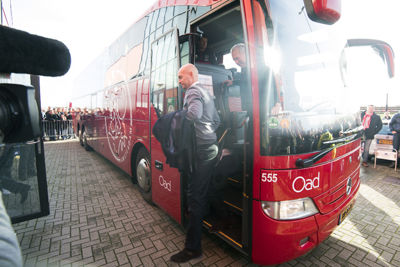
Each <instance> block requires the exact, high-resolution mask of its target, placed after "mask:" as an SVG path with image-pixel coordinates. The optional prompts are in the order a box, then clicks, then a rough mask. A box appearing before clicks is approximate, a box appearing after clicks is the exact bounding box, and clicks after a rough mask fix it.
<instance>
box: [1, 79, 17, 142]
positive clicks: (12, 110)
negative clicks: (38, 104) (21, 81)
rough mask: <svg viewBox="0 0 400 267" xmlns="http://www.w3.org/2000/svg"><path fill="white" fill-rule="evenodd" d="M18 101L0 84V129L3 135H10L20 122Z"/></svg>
mask: <svg viewBox="0 0 400 267" xmlns="http://www.w3.org/2000/svg"><path fill="white" fill-rule="evenodd" d="M18 115H19V112H18V103H17V102H16V101H15V99H14V98H13V97H12V96H11V95H10V94H9V93H8V92H7V90H6V89H5V88H2V86H0V130H1V132H2V134H3V135H5V136H6V135H8V134H9V133H11V132H12V130H13V129H14V128H15V127H16V126H17V125H18V124H19V122H18V117H19V116H18Z"/></svg>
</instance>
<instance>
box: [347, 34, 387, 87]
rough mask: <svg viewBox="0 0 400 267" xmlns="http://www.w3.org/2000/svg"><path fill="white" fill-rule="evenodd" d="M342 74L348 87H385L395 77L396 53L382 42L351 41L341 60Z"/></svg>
mask: <svg viewBox="0 0 400 267" xmlns="http://www.w3.org/2000/svg"><path fill="white" fill-rule="evenodd" d="M340 66H341V74H342V78H343V81H344V83H345V85H346V86H354V85H357V86H365V87H367V86H372V85H375V86H376V87H377V88H379V87H382V86H383V87H384V83H385V82H387V81H388V78H393V77H394V52H393V49H392V47H391V46H390V45H389V44H388V43H386V42H384V41H380V40H374V39H350V40H347V45H346V47H344V49H343V51H342V55H341V58H340Z"/></svg>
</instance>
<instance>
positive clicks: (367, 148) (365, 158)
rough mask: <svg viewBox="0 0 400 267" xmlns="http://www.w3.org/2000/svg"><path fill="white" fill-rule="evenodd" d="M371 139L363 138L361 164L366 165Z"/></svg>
mask: <svg viewBox="0 0 400 267" xmlns="http://www.w3.org/2000/svg"><path fill="white" fill-rule="evenodd" d="M371 143H372V139H367V140H365V143H364V153H363V163H362V164H363V166H364V167H368V163H367V162H368V157H369V147H370V146H371Z"/></svg>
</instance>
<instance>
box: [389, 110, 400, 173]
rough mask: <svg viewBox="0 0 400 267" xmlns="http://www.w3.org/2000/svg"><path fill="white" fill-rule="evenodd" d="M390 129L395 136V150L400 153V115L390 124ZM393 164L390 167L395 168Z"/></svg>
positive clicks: (396, 115) (394, 117) (395, 116)
mask: <svg viewBox="0 0 400 267" xmlns="http://www.w3.org/2000/svg"><path fill="white" fill-rule="evenodd" d="M389 129H390V131H391V132H392V134H393V149H396V151H399V148H400V113H396V114H395V115H394V116H393V118H392V119H391V120H390V122H389ZM394 165H395V163H394V162H393V163H392V165H391V166H390V167H392V168H393V167H394Z"/></svg>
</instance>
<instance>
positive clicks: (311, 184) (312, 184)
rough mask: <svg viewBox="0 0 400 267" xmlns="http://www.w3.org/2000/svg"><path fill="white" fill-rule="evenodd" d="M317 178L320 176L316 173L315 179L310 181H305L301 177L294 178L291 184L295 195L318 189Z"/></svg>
mask: <svg viewBox="0 0 400 267" xmlns="http://www.w3.org/2000/svg"><path fill="white" fill-rule="evenodd" d="M319 176H320V174H319V172H318V176H317V177H314V178H310V179H305V178H304V177H302V176H299V177H296V179H294V181H293V184H292V188H293V191H294V192H296V193H300V192H303V191H304V190H306V191H310V190H312V189H315V188H318V187H319Z"/></svg>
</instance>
